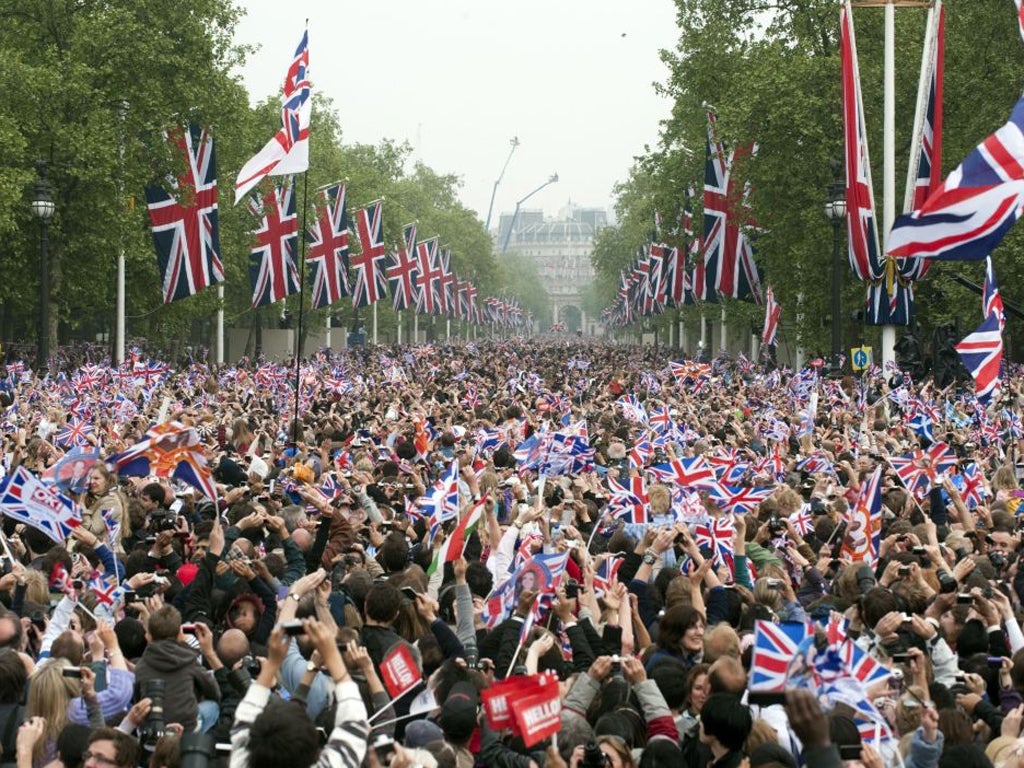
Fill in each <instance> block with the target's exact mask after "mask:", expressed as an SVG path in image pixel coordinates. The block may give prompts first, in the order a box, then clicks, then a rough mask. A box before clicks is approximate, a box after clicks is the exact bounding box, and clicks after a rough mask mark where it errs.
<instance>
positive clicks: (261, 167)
mask: <svg viewBox="0 0 1024 768" xmlns="http://www.w3.org/2000/svg"><path fill="white" fill-rule="evenodd" d="M312 95H313V90H312V87H311V84H310V80H309V31H308V30H303V32H302V39H301V40H300V41H299V45H298V47H297V48H296V49H295V54H294V55H293V56H292V62H291V64H290V65H289V66H288V73H287V74H286V75H285V79H284V93H283V95H282V97H281V127H280V129H278V131H277V133H276V134H275V135H274V137H273V138H272V139H271V140H270V141H268V142H267V143H266V145H265V146H264V147H263V149H261V150H260V151H259V152H257V153H256V155H254V156H253V157H252V158H251V159H250V160H249V161H248V162H247V163H246V164H245V165H244V166H242V169H241V170H240V171H239V172H238V179H237V180H236V181H235V205H238V202H239V201H240V200H241V199H242V198H243V197H245V195H246V193H247V192H248V191H249V190H250V189H252V188H253V187H255V186H256V185H257V184H259V183H260V181H262V180H263V179H264V178H266V177H267V176H287V175H289V174H294V173H301V172H302V171H305V170H307V169H308V168H309V123H310V117H311V116H312V112H313V98H312Z"/></svg>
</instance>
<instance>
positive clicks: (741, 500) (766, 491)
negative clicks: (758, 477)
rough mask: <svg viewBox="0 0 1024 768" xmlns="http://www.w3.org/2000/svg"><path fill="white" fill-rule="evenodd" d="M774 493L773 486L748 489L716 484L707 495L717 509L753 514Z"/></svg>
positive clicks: (746, 487)
mask: <svg viewBox="0 0 1024 768" xmlns="http://www.w3.org/2000/svg"><path fill="white" fill-rule="evenodd" d="M774 492H775V488H774V487H773V486H767V485H766V486H763V487H760V488H750V487H748V486H735V485H722V484H717V485H715V486H714V487H712V488H710V489H709V492H708V495H709V496H710V498H711V500H712V501H713V502H715V504H717V505H718V506H719V508H721V509H724V510H726V511H727V512H735V513H736V514H746V513H749V512H753V511H755V510H756V509H757V506H758V505H759V504H760V503H761V502H762V501H764V500H765V499H767V498H768V497H769V496H771V495H772V493H774Z"/></svg>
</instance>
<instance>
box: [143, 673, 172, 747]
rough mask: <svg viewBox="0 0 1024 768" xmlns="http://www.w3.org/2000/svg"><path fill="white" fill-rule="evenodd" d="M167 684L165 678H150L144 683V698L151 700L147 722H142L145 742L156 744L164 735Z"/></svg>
mask: <svg viewBox="0 0 1024 768" xmlns="http://www.w3.org/2000/svg"><path fill="white" fill-rule="evenodd" d="M166 687H167V686H166V684H165V683H164V681H163V680H159V679H157V680H149V681H147V682H145V683H143V684H142V686H141V691H140V692H141V694H142V698H144V699H149V700H150V707H149V714H148V715H146V722H145V723H143V724H142V730H141V736H142V743H143V744H154V743H155V742H156V740H157V739H159V738H160V737H161V736H163V735H164V731H165V730H166V729H167V724H166V723H165V722H164V691H165V690H166Z"/></svg>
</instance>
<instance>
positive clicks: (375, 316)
mask: <svg viewBox="0 0 1024 768" xmlns="http://www.w3.org/2000/svg"><path fill="white" fill-rule="evenodd" d="M373 343H374V345H376V344H377V302H376V301H375V302H373Z"/></svg>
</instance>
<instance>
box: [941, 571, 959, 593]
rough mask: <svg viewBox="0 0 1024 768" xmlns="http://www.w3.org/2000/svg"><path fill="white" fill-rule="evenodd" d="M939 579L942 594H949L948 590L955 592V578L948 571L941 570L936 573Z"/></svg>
mask: <svg viewBox="0 0 1024 768" xmlns="http://www.w3.org/2000/svg"><path fill="white" fill-rule="evenodd" d="M936 576H937V577H938V579H939V591H940V592H942V593H943V594H949V593H950V592H956V587H957V584H956V579H954V578H953V576H952V575H951V574H950V573H949V571H946V570H941V571H938V572H937V573H936Z"/></svg>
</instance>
